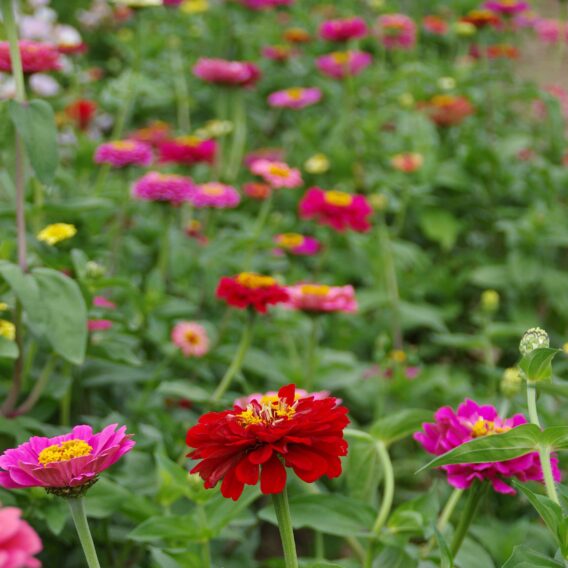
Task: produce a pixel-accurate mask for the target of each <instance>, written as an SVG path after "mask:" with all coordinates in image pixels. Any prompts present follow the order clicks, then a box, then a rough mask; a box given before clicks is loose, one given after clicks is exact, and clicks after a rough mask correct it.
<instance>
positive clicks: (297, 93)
mask: <svg viewBox="0 0 568 568" xmlns="http://www.w3.org/2000/svg"><path fill="white" fill-rule="evenodd" d="M321 97H322V92H321V90H320V89H318V88H317V87H308V88H303V87H292V88H290V89H285V90H284V91H276V92H274V93H272V94H271V95H269V97H268V104H269V105H270V106H272V107H278V108H294V109H300V108H305V107H307V106H311V105H315V104H316V103H318V102H319V101H320V100H321Z"/></svg>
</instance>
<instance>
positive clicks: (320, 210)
mask: <svg viewBox="0 0 568 568" xmlns="http://www.w3.org/2000/svg"><path fill="white" fill-rule="evenodd" d="M372 212H373V210H372V208H371V206H370V205H369V203H368V201H367V199H366V198H365V197H364V196H363V195H351V194H350V193H345V192H343V191H324V190H323V189H321V188H319V187H312V188H310V189H308V191H307V192H306V194H305V195H304V197H303V198H302V201H301V202H300V217H301V218H302V219H315V220H316V221H318V222H319V223H320V224H322V225H328V226H330V227H332V228H334V229H335V230H336V231H345V230H347V229H351V230H353V231H358V232H365V231H368V230H369V229H370V228H371V225H370V223H369V217H370V216H371V214H372Z"/></svg>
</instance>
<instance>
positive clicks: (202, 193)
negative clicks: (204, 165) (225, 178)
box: [189, 181, 241, 209]
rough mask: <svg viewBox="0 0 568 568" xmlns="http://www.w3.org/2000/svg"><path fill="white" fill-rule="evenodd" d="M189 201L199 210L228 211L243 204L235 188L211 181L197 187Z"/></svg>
mask: <svg viewBox="0 0 568 568" xmlns="http://www.w3.org/2000/svg"><path fill="white" fill-rule="evenodd" d="M189 201H190V203H191V204H192V205H193V206H194V207H197V208H198V209H201V208H203V207H212V208H214V209H228V208H233V207H236V206H237V205H238V204H239V203H240V202H241V196H240V194H239V192H238V191H237V190H236V189H235V188H234V187H233V186H231V185H225V184H223V183H219V182H216V181H211V182H208V183H204V184H201V185H198V186H196V188H195V191H194V192H193V193H192V194H191V195H190V196H189Z"/></svg>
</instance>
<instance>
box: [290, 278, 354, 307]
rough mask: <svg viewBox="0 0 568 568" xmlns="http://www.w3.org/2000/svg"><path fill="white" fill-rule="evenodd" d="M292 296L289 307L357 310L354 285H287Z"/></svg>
mask: <svg viewBox="0 0 568 568" xmlns="http://www.w3.org/2000/svg"><path fill="white" fill-rule="evenodd" d="M286 291H287V292H288V294H289V296H290V301H289V303H288V304H287V307H289V308H292V309H294V310H299V311H303V312H342V313H353V312H356V311H357V300H356V299H355V290H354V289H353V286H324V285H321V284H297V285H296V286H287V287H286Z"/></svg>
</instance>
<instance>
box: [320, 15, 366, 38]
mask: <svg viewBox="0 0 568 568" xmlns="http://www.w3.org/2000/svg"><path fill="white" fill-rule="evenodd" d="M368 33H369V29H368V28H367V24H366V23H365V20H363V18H358V17H354V18H344V19H337V20H327V21H325V22H324V23H323V24H322V25H321V26H320V29H319V34H320V37H321V38H323V39H326V40H328V41H349V40H351V39H359V38H363V37H365V36H366V35H367V34H368Z"/></svg>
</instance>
